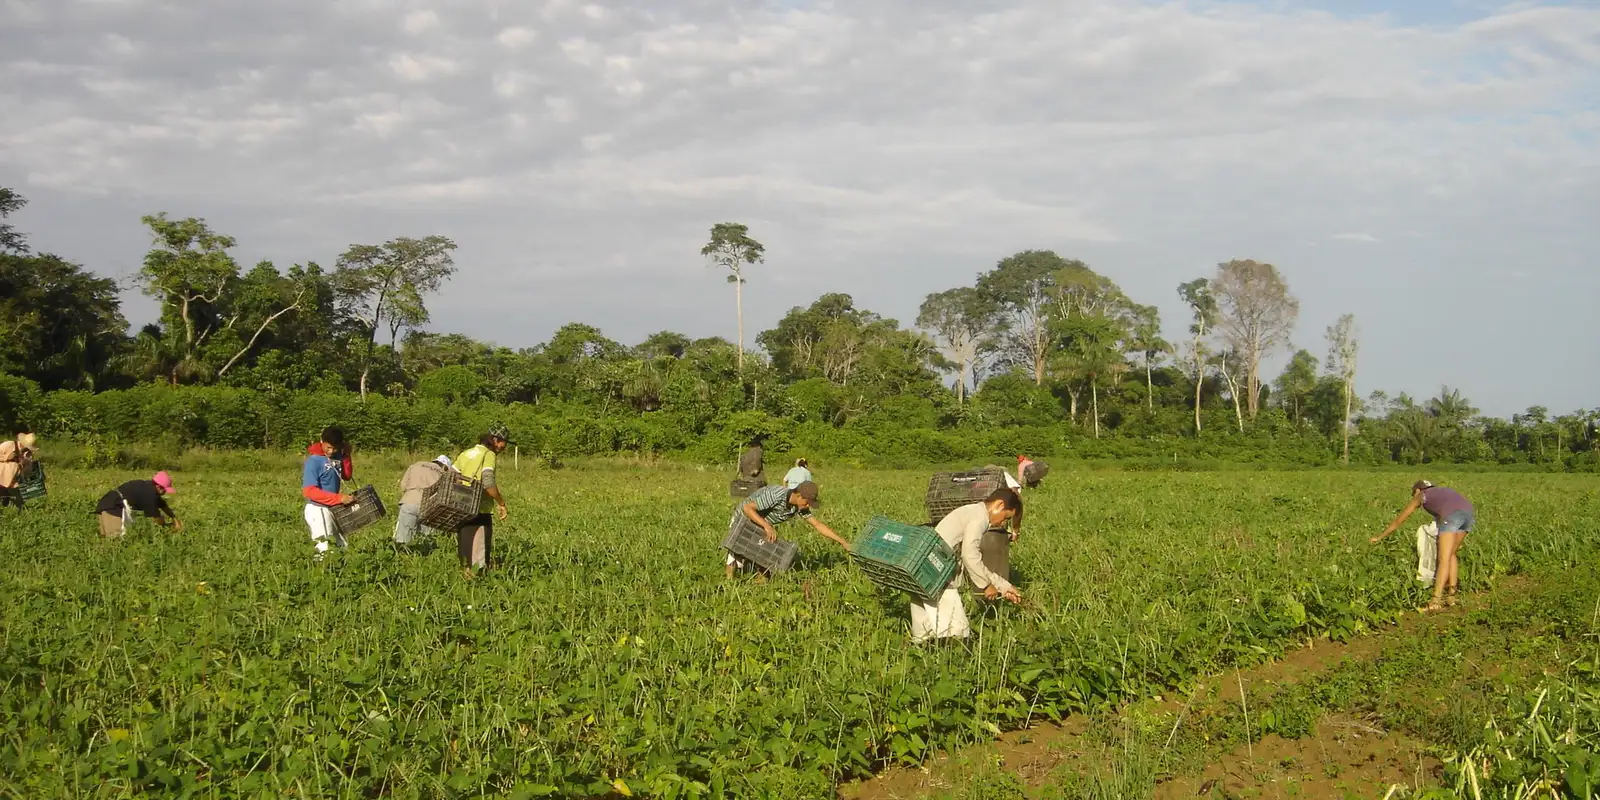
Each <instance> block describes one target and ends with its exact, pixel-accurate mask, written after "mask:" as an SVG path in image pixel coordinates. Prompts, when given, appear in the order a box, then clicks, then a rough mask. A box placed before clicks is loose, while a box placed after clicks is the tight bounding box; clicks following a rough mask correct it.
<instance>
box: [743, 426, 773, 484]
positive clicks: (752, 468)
mask: <svg viewBox="0 0 1600 800" xmlns="http://www.w3.org/2000/svg"><path fill="white" fill-rule="evenodd" d="M739 477H740V478H743V479H745V480H751V481H755V482H756V485H758V486H766V485H767V468H766V464H765V463H764V455H763V453H762V452H761V439H760V437H757V438H755V439H753V440H751V442H750V449H749V450H746V451H744V455H742V456H739Z"/></svg>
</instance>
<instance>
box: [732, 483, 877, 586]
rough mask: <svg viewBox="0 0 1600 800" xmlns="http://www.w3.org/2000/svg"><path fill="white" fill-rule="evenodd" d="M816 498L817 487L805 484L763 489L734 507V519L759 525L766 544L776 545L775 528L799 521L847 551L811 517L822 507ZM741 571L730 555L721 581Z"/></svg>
mask: <svg viewBox="0 0 1600 800" xmlns="http://www.w3.org/2000/svg"><path fill="white" fill-rule="evenodd" d="M817 494H818V492H817V485H816V484H815V483H812V482H811V481H806V482H804V483H802V484H800V485H799V486H796V487H794V488H793V489H790V488H789V487H788V486H785V485H783V484H781V483H780V484H774V485H772V486H767V487H763V488H761V489H757V490H755V491H754V492H752V493H751V494H750V496H749V497H747V498H745V499H744V500H742V501H740V502H739V505H737V506H735V507H734V509H733V513H734V517H733V519H738V517H739V515H741V514H743V515H744V517H745V519H748V520H750V521H751V522H754V523H755V524H757V525H760V526H761V529H762V530H764V531H766V533H767V541H769V542H776V541H778V529H777V528H776V527H774V526H776V525H782V524H783V523H785V522H788V521H789V520H791V519H794V518H795V517H799V518H801V519H804V520H805V521H806V522H809V523H811V527H812V529H814V530H816V532H817V533H820V534H822V535H823V536H825V537H827V538H829V539H832V540H834V541H835V542H838V543H839V546H840V547H843V548H844V549H846V550H849V549H850V543H849V542H847V541H845V540H844V537H841V536H840V535H839V534H837V533H834V532H833V529H832V528H830V527H828V526H827V525H824V524H823V523H822V520H819V519H817V518H816V517H814V516H812V515H811V512H812V510H813V509H815V508H816V507H818V506H819V505H821V501H820V500H819V499H818V497H817ZM728 522H729V525H732V523H733V520H732V519H730V520H729V521H728ZM744 568H745V563H744V560H743V559H739V558H735V557H734V556H733V554H732V553H729V554H728V563H727V571H726V574H725V575H724V577H726V578H732V577H733V571H734V570H735V569H744Z"/></svg>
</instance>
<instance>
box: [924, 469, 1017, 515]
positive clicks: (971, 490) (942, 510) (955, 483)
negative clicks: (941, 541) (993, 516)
mask: <svg viewBox="0 0 1600 800" xmlns="http://www.w3.org/2000/svg"><path fill="white" fill-rule="evenodd" d="M1005 485H1006V478H1005V471H1004V470H1002V469H1000V468H999V467H985V468H984V469H974V470H968V471H966V472H938V473H935V474H934V476H933V477H932V478H930V479H928V494H927V496H926V497H924V498H923V504H924V505H925V506H926V507H927V509H928V521H929V522H930V523H932V524H934V525H937V524H939V521H940V520H943V519H944V518H945V517H947V516H949V515H950V512H952V511H954V510H956V509H958V508H960V507H962V506H964V505H967V504H969V503H978V502H982V501H983V500H984V499H986V498H988V496H989V495H990V494H992V493H993V492H994V490H996V489H999V488H1002V487H1004V486H1005Z"/></svg>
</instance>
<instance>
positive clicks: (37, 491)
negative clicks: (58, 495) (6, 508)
mask: <svg viewBox="0 0 1600 800" xmlns="http://www.w3.org/2000/svg"><path fill="white" fill-rule="evenodd" d="M44 480H45V475H44V465H43V464H41V463H39V462H37V461H35V462H33V467H32V469H30V470H29V472H28V475H27V477H25V478H23V479H22V481H21V482H20V483H18V484H17V489H18V491H20V492H22V499H23V500H38V499H39V498H41V497H44V496H45V495H46V494H48V493H49V492H48V491H46V489H45V486H44Z"/></svg>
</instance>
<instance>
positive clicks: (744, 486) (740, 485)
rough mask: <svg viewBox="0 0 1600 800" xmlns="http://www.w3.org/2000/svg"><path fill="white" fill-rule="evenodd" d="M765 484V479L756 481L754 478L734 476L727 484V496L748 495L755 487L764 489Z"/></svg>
mask: <svg viewBox="0 0 1600 800" xmlns="http://www.w3.org/2000/svg"><path fill="white" fill-rule="evenodd" d="M766 486H767V482H766V481H758V480H756V479H754V478H734V479H733V480H732V481H731V482H729V484H728V496H729V497H749V496H750V495H751V494H753V493H755V491H756V490H757V489H764V488H766Z"/></svg>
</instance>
